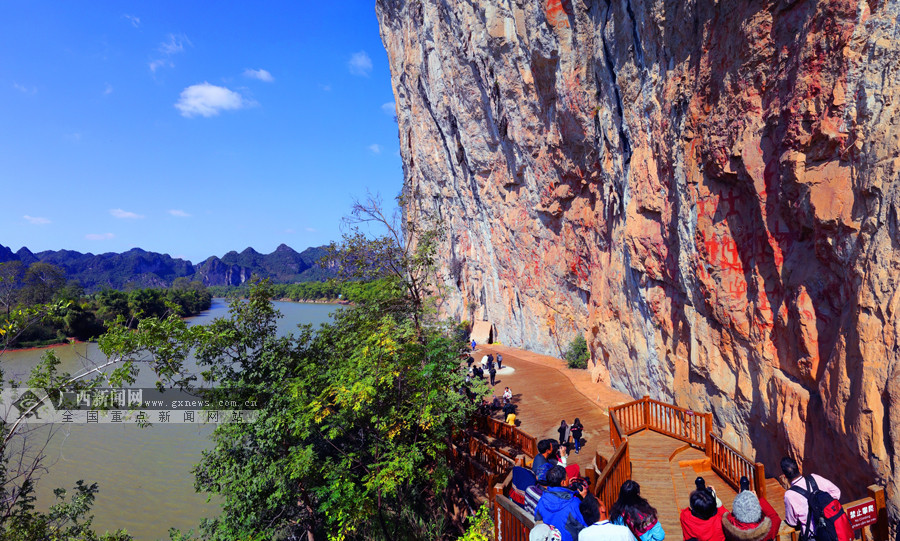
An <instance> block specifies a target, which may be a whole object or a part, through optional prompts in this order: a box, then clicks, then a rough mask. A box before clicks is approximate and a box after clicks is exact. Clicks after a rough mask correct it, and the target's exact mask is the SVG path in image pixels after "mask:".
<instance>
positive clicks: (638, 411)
mask: <svg viewBox="0 0 900 541" xmlns="http://www.w3.org/2000/svg"><path fill="white" fill-rule="evenodd" d="M609 419H610V429H611V430H610V438H611V439H612V443H613V447H616V446H617V441H616V440H617V439H620V438H621V437H623V436H628V435H630V434H634V433H635V432H639V431H641V430H644V429H650V430H652V431H654V432H659V433H660V434H665V435H666V436H669V437H672V438H675V439H678V440H681V441H683V442H685V443H688V444H690V445H693V446H695V447H698V448H700V449H704V450H706V448H707V445H708V442H709V436H708V435H709V433H710V431H711V430H712V414H711V413H699V412H696V411H692V410H689V409H685V408H679V407H678V406H673V405H672V404H666V403H665V402H660V401H659V400H653V399H652V398H650V397H649V396H645V397H644V398H641V399H640V400H635V401H634V402H629V403H627V404H621V405H619V406H613V407H611V408H609ZM614 422H618V427H617V428H618V429H619V430H618V434H614V433H613V430H612V424H613V423H614Z"/></svg>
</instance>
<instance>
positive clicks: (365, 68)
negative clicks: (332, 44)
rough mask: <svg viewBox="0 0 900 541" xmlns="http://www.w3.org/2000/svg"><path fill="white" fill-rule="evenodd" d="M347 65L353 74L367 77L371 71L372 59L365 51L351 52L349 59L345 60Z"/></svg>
mask: <svg viewBox="0 0 900 541" xmlns="http://www.w3.org/2000/svg"><path fill="white" fill-rule="evenodd" d="M347 67H348V68H349V69H350V73H352V74H353V75H360V76H362V77H368V76H369V74H370V73H372V59H371V58H369V55H368V54H367V53H366V52H365V51H360V52H358V53H353V56H351V57H350V61H349V62H347Z"/></svg>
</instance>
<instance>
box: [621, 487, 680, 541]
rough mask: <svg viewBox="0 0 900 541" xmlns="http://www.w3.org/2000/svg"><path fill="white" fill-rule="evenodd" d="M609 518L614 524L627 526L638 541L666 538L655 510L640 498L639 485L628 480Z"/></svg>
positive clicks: (658, 540)
mask: <svg viewBox="0 0 900 541" xmlns="http://www.w3.org/2000/svg"><path fill="white" fill-rule="evenodd" d="M609 516H610V520H612V522H613V523H614V524H618V525H620V526H627V527H628V529H629V530H631V533H632V534H634V536H635V537H636V538H638V539H640V541H662V540H663V539H665V537H666V532H665V531H664V530H663V527H662V525H660V523H659V519H658V517H657V514H656V509H655V508H654V507H653V506H652V505H650V502H648V501H647V500H646V499H644V498H643V497H642V496H641V485H639V484H637V482H635V481H632V480H630V479H629V480H628V481H625V482H624V483H622V487H621V488H620V489H619V499H617V500H616V503H614V504H613V506H612V509H610V510H609Z"/></svg>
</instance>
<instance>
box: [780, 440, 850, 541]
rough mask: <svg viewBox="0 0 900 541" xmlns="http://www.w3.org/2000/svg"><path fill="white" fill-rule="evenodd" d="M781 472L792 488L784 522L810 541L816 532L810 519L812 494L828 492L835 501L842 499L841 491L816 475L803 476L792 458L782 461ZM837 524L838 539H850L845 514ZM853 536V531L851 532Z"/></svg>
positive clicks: (786, 493) (789, 491)
mask: <svg viewBox="0 0 900 541" xmlns="http://www.w3.org/2000/svg"><path fill="white" fill-rule="evenodd" d="M781 471H782V473H784V476H785V478H787V480H788V483H789V484H790V488H788V490H786V491H785V493H784V521H785V522H786V523H787V525H788V526H790V527H792V528H795V529H797V530H800V538H801V539H809V538H811V537H813V534H814V533H815V531H816V526H815V524H814V521H811V520H808V518H809V500H808V497H809V496H811V493H813V492H816V491H817V490H821V491H824V492H827V493H828V494H829V495H830V496H831V497H832V498H834V499H835V500H840V499H841V489H839V488H838V487H837V486H835V484H834V483H832V482H831V481H829V480H828V479H825V478H824V477H822V476H820V475H816V474H811V475H801V474H800V467H799V466H798V465H797V461H796V460H794V459H793V458H791V457H788V456H786V457H784V458H782V459H781ZM841 518H842V519H843V520H839V521H837V522H835V524H834V525H835V528H836V530H837V532H836V533H837V535H838V539H840V540H841V541H843V540H844V539H847V538H848V530H849V528H850V524H849V522H847V517H846V514H845V513H842V515H841ZM849 534H850V536H852V534H853V531H852V530H850V531H849Z"/></svg>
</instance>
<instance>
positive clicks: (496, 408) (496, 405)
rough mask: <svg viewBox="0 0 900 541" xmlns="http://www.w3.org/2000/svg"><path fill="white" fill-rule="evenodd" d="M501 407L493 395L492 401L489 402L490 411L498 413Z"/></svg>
mask: <svg viewBox="0 0 900 541" xmlns="http://www.w3.org/2000/svg"><path fill="white" fill-rule="evenodd" d="M502 407H503V406H501V405H500V399H499V398H497V396H496V395H494V399H493V400H491V411H500V408H502Z"/></svg>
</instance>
